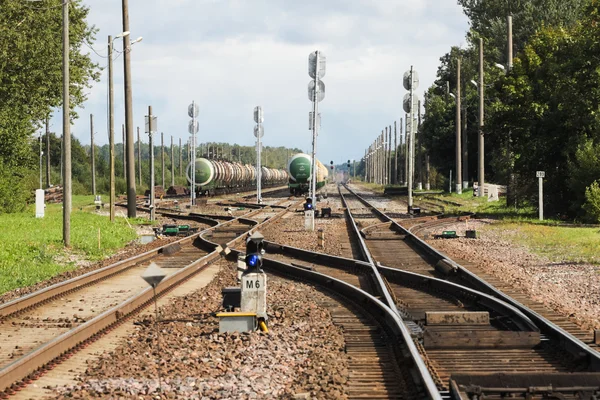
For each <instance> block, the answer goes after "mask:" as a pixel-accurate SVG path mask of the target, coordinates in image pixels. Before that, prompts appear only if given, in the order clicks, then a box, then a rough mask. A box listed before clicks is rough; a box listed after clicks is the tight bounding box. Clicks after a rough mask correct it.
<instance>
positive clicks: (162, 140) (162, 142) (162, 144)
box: [160, 132, 165, 189]
mask: <svg viewBox="0 0 600 400" xmlns="http://www.w3.org/2000/svg"><path fill="white" fill-rule="evenodd" d="M160 162H161V167H160V170H161V172H162V181H161V185H162V187H163V189H164V188H165V134H164V133H163V132H161V133H160Z"/></svg>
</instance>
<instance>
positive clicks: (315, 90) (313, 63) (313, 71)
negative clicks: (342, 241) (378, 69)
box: [308, 50, 325, 230]
mask: <svg viewBox="0 0 600 400" xmlns="http://www.w3.org/2000/svg"><path fill="white" fill-rule="evenodd" d="M308 65H309V67H308V75H309V76H310V77H311V78H313V81H311V82H309V83H308V97H309V100H311V101H312V102H313V113H312V126H311V128H312V154H311V169H310V170H311V178H312V179H311V190H312V193H311V197H312V204H313V207H315V208H316V207H317V158H316V157H317V135H318V130H319V128H320V124H319V122H320V120H321V119H320V118H319V102H320V101H321V100H323V99H324V98H325V83H323V81H321V78H323V77H324V76H325V54H323V53H321V52H320V51H318V50H317V51H315V52H314V53H310V54H309V56H308ZM314 222H315V220H314V214H313V216H312V222H311V224H312V229H311V230H313V229H314Z"/></svg>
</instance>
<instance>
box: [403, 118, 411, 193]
mask: <svg viewBox="0 0 600 400" xmlns="http://www.w3.org/2000/svg"><path fill="white" fill-rule="evenodd" d="M404 125H405V126H404V184H405V185H406V186H408V153H409V151H408V149H409V148H408V143H409V139H410V138H409V132H408V114H404Z"/></svg>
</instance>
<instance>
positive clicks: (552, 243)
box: [487, 220, 600, 264]
mask: <svg viewBox="0 0 600 400" xmlns="http://www.w3.org/2000/svg"><path fill="white" fill-rule="evenodd" d="M487 229H496V230H514V231H515V232H516V235H510V237H507V239H508V240H510V241H513V242H517V243H520V244H524V245H525V246H527V247H528V248H529V249H530V250H531V251H533V252H534V253H536V254H540V255H543V256H546V257H548V258H549V259H550V260H551V261H553V262H587V263H592V264H600V228H588V227H575V226H556V225H552V224H548V223H545V222H543V221H533V220H531V221H525V220H521V221H509V220H507V221H502V222H500V223H498V224H494V225H489V226H488V227H487Z"/></svg>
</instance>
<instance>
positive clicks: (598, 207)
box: [583, 181, 600, 223]
mask: <svg viewBox="0 0 600 400" xmlns="http://www.w3.org/2000/svg"><path fill="white" fill-rule="evenodd" d="M583 209H584V210H585V213H586V217H587V218H588V220H589V221H590V222H593V223H598V222H600V186H599V185H598V181H594V182H593V183H592V184H591V185H590V186H588V187H587V188H586V189H585V203H584V204H583Z"/></svg>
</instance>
